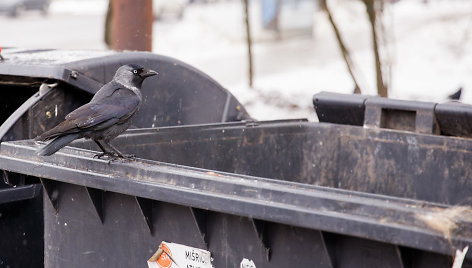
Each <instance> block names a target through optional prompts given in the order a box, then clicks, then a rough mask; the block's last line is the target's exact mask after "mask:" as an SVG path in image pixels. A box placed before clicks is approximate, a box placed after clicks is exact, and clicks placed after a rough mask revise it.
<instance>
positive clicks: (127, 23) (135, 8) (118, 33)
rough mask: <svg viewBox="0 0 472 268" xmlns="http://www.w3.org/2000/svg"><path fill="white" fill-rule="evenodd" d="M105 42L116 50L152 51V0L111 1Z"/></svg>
mask: <svg viewBox="0 0 472 268" xmlns="http://www.w3.org/2000/svg"><path fill="white" fill-rule="evenodd" d="M109 1H110V2H109V6H108V12H107V17H106V22H105V42H106V43H107V44H108V45H109V47H110V48H111V49H114V50H138V51H152V24H153V22H154V16H153V12H152V0H109Z"/></svg>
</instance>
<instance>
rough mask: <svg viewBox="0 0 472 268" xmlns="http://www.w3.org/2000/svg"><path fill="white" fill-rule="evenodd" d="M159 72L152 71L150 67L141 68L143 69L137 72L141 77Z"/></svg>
mask: <svg viewBox="0 0 472 268" xmlns="http://www.w3.org/2000/svg"><path fill="white" fill-rule="evenodd" d="M158 74H159V73H158V72H156V71H153V70H151V69H143V71H142V72H141V73H140V74H139V76H141V77H142V78H146V77H150V76H154V75H158Z"/></svg>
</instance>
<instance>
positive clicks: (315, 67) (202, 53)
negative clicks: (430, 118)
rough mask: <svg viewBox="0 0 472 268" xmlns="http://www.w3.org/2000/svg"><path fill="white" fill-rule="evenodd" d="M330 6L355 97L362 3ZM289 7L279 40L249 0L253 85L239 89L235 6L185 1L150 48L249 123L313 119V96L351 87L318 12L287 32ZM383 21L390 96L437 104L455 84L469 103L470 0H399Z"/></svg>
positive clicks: (369, 80)
mask: <svg viewBox="0 0 472 268" xmlns="http://www.w3.org/2000/svg"><path fill="white" fill-rule="evenodd" d="M330 7H331V9H332V11H333V13H334V15H335V19H336V22H337V23H338V25H339V27H340V28H341V31H342V34H343V38H344V39H345V41H346V44H347V45H348V47H349V49H350V50H351V53H352V55H353V58H354V62H355V64H356V67H357V71H358V76H359V80H360V84H361V87H362V89H363V93H364V94H376V89H375V84H376V81H375V73H374V60H373V55H372V52H371V41H370V36H371V35H370V28H369V24H368V21H367V16H366V14H365V8H364V6H363V5H362V4H361V3H360V2H359V1H343V0H337V1H330ZM290 8H291V7H289V6H286V5H285V6H283V9H282V20H281V24H282V25H283V27H282V28H283V30H282V36H281V39H280V40H277V39H276V38H275V36H274V35H273V34H272V35H271V33H270V32H264V31H263V30H262V29H261V27H260V26H259V25H260V24H259V21H260V6H259V4H258V2H252V5H251V11H252V12H251V22H252V25H253V30H254V31H253V37H254V39H255V45H254V54H255V55H254V57H255V60H254V64H255V84H254V85H255V86H254V89H250V88H249V87H248V86H247V59H246V46H245V39H244V37H245V36H244V28H243V27H244V25H243V23H242V14H241V13H242V7H241V5H240V3H239V2H229V3H227V2H223V3H217V4H214V5H211V6H210V5H207V6H205V5H200V6H194V7H191V8H189V9H188V10H187V13H186V17H185V19H184V21H182V22H180V23H175V24H169V23H167V24H166V23H165V22H163V23H157V24H156V25H155V26H156V27H155V29H154V30H155V33H154V35H155V46H154V50H155V52H157V53H163V54H167V55H171V56H174V57H177V58H180V59H182V60H184V61H186V62H189V63H190V64H193V65H195V66H197V67H198V68H200V69H202V70H203V71H205V72H207V73H209V74H210V75H211V76H213V77H214V78H215V79H216V80H217V81H219V82H220V83H222V84H223V85H224V86H225V87H227V88H228V89H230V90H231V92H233V94H234V95H236V97H237V98H238V99H239V100H241V101H242V102H243V103H244V104H245V106H246V107H247V108H248V110H249V111H250V113H251V114H252V115H253V116H255V117H256V118H258V119H276V118H297V117H307V118H309V119H314V118H315V115H314V113H313V109H312V103H311V99H312V96H313V94H315V93H316V92H319V91H323V90H326V91H333V92H340V93H351V92H352V90H353V88H354V86H353V83H352V81H351V78H350V76H349V75H348V72H347V70H346V67H345V64H344V61H343V60H342V57H341V54H340V53H339V49H338V46H337V43H336V40H335V37H334V34H333V31H332V29H331V26H330V25H329V23H328V20H327V18H326V15H325V14H324V13H322V12H321V11H319V10H317V9H316V8H314V9H313V11H312V13H311V14H312V16H311V17H310V18H309V19H310V20H311V23H310V24H309V25H310V26H312V29H309V30H308V31H307V29H304V28H302V27H299V29H298V31H297V30H295V29H294V28H290V25H289V24H290V22H291V20H295V19H297V17H295V16H297V14H300V12H299V11H293V10H290ZM297 12H298V13H297ZM305 13H306V12H305ZM290 15H291V16H292V17H290ZM306 17H307V16H306V14H305V17H304V18H303V19H302V20H305V21H306ZM283 19H286V21H284V20H283ZM384 23H385V26H386V27H387V29H388V30H387V38H388V40H389V46H388V48H387V49H384V50H383V51H388V55H389V57H387V58H386V60H388V62H390V63H391V66H392V71H391V73H392V77H391V81H390V92H389V93H390V96H391V97H393V98H400V99H410V100H424V101H435V102H441V101H444V100H445V98H446V97H447V95H449V94H451V93H452V92H454V91H455V90H456V89H457V88H459V87H461V86H462V87H463V88H464V89H465V92H464V102H467V103H472V75H471V74H472V59H471V57H472V46H471V40H470V38H469V36H470V35H471V34H472V33H471V31H472V1H468V0H454V1H437V0H436V1H434V0H430V1H429V3H428V4H425V3H424V2H423V1H421V0H403V1H400V2H398V3H396V4H392V5H387V7H386V10H385V15H384ZM304 26H305V28H306V26H307V25H306V23H305V25H304ZM166 27H168V28H166ZM284 27H285V28H284ZM189 44H191V45H189Z"/></svg>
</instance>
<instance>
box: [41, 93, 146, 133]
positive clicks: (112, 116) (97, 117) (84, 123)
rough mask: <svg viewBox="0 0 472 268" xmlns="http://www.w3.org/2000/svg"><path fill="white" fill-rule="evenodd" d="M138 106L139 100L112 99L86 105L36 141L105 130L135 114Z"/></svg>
mask: <svg viewBox="0 0 472 268" xmlns="http://www.w3.org/2000/svg"><path fill="white" fill-rule="evenodd" d="M138 106H139V100H138V99H130V98H114V99H110V100H107V101H103V102H97V103H87V104H85V105H83V106H81V107H79V108H77V109H76V110H74V111H72V112H71V113H69V114H68V115H67V116H66V120H65V121H64V122H62V123H60V124H59V125H57V126H56V127H54V128H53V129H51V130H49V131H47V132H45V133H43V134H42V135H41V136H39V137H37V138H36V139H37V140H48V139H52V138H54V137H57V136H59V135H62V134H68V133H74V132H78V131H81V130H84V129H90V130H92V131H97V130H101V129H105V128H108V127H110V126H111V125H113V124H117V123H118V124H119V123H120V122H122V121H126V119H128V118H129V117H130V116H131V115H133V114H134V113H135V112H136V110H137V108H138Z"/></svg>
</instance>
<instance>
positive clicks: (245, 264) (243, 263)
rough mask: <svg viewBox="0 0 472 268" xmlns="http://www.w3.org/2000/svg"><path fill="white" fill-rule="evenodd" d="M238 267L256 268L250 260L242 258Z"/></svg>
mask: <svg viewBox="0 0 472 268" xmlns="http://www.w3.org/2000/svg"><path fill="white" fill-rule="evenodd" d="M239 267H240V268H256V264H254V262H253V261H252V260H248V259H246V258H244V259H243V260H242V261H241V264H240V265H239Z"/></svg>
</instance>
